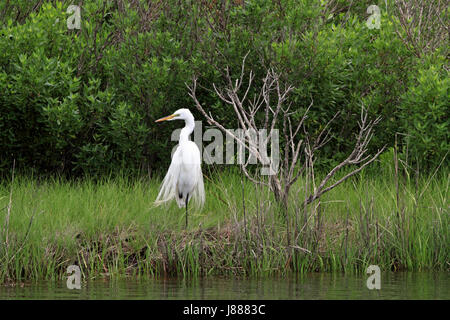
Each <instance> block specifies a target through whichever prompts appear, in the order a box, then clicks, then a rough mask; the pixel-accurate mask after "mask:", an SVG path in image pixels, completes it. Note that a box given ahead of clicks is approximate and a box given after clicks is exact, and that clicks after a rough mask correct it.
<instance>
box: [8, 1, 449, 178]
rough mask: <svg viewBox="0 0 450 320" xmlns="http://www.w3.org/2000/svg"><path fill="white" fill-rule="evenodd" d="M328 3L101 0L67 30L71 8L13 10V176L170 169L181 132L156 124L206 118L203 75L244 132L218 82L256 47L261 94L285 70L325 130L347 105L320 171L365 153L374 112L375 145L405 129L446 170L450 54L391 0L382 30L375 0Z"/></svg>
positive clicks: (426, 160) (252, 61)
mask: <svg viewBox="0 0 450 320" xmlns="http://www.w3.org/2000/svg"><path fill="white" fill-rule="evenodd" d="M326 2H327V1H320V2H319V1H312V0H287V1H282V2H280V3H278V2H270V1H263V0H252V1H246V2H245V4H244V5H240V4H239V2H237V1H226V2H221V1H211V2H197V1H193V2H189V1H188V2H179V1H175V0H170V1H161V2H151V3H149V2H147V1H132V2H127V1H100V0H95V1H88V2H86V3H85V4H83V6H82V12H81V14H82V20H81V25H82V26H81V30H68V29H67V25H66V19H67V17H68V15H67V14H66V13H65V12H66V9H67V6H68V5H69V3H68V2H67V1H62V2H61V1H47V2H43V3H39V4H38V5H37V6H31V5H30V3H29V2H28V1H17V2H14V3H13V2H9V3H8V4H7V5H6V4H5V3H3V4H0V19H1V20H0V25H1V26H2V29H1V32H0V150H1V153H0V173H8V171H9V169H10V168H11V166H12V162H13V160H14V159H15V161H16V167H18V168H23V169H28V168H34V169H36V170H38V171H39V172H59V173H62V174H68V175H80V174H91V175H102V174H107V173H110V172H115V171H117V169H127V170H129V171H130V173H136V172H138V171H140V170H144V171H145V172H147V170H148V169H158V168H160V167H163V168H165V167H166V166H167V165H168V162H169V161H170V151H171V149H172V145H173V142H171V141H170V136H171V131H172V130H173V129H175V128H177V127H179V126H180V125H181V124H180V123H168V124H166V125H164V127H163V129H161V128H162V127H161V126H157V125H155V124H154V120H155V119H157V118H160V117H161V116H164V115H167V114H169V113H171V112H172V111H174V110H176V109H178V108H181V107H187V108H190V109H191V110H192V111H193V113H194V116H195V117H196V118H197V119H200V120H201V115H200V114H199V113H197V111H196V110H194V109H193V104H192V101H191V100H190V98H189V96H188V95H187V90H186V87H185V83H189V82H190V81H191V79H192V76H193V75H194V74H195V75H197V76H198V77H199V83H201V84H202V87H200V88H199V92H198V97H199V99H200V100H201V102H202V103H203V104H204V105H205V106H206V107H207V109H208V110H210V111H211V112H212V113H214V114H215V118H216V119H217V120H218V121H220V122H221V123H223V125H224V126H225V127H229V128H234V127H236V119H235V117H234V111H233V110H232V109H231V108H229V107H228V106H225V105H224V104H223V103H222V102H220V100H219V99H218V97H217V96H216V95H215V93H214V91H213V90H211V88H212V83H216V84H217V85H219V86H220V85H221V84H224V77H223V75H222V73H223V71H224V67H225V66H229V68H230V72H231V73H232V75H233V76H236V75H238V74H239V72H240V70H241V63H242V58H243V57H244V56H245V55H246V54H247V53H248V57H247V60H246V70H252V71H253V72H254V74H255V84H256V87H255V88H254V90H255V92H257V90H258V88H257V86H258V85H259V84H260V82H259V81H260V79H261V78H262V77H263V76H264V74H265V72H266V70H267V68H269V67H271V68H275V69H276V70H277V71H278V72H279V73H281V75H282V79H283V81H285V82H286V83H289V84H292V85H294V86H295V90H294V92H293V94H292V95H291V102H292V109H291V110H294V111H297V115H298V117H300V116H302V114H303V112H304V110H305V109H306V108H307V107H308V105H309V104H310V102H311V99H312V100H313V101H314V105H313V107H312V109H311V111H310V114H309V119H308V125H309V126H310V131H311V132H313V133H317V132H320V130H321V129H322V128H323V126H324V125H325V124H326V123H327V122H328V120H330V119H331V118H332V117H333V115H334V114H335V113H336V112H337V111H341V114H340V117H339V118H338V119H337V120H336V121H335V122H334V123H333V124H332V131H333V134H334V136H333V138H334V139H333V142H332V143H329V144H328V145H326V146H325V147H324V148H323V149H322V150H321V157H320V160H319V161H320V166H332V165H335V164H336V162H337V161H339V160H341V159H342V158H343V157H345V156H346V155H347V154H348V151H349V150H351V148H352V147H353V142H352V141H353V137H354V134H355V132H356V130H357V121H358V119H359V114H360V107H361V105H364V106H365V107H366V108H368V110H369V111H370V115H371V117H376V116H382V118H383V121H382V122H381V123H380V124H379V125H378V127H377V131H376V133H375V136H374V139H373V143H372V144H371V148H372V149H371V150H370V151H372V152H373V151H375V150H376V149H378V148H381V147H382V146H384V145H388V146H389V147H392V146H393V144H394V137H395V134H396V133H397V134H401V135H402V136H406V137H407V140H404V141H401V142H402V143H405V145H406V144H407V145H408V152H409V153H410V154H411V153H413V155H412V156H410V159H418V160H420V161H421V164H420V165H421V166H422V167H431V166H434V165H436V163H439V161H440V160H441V159H442V158H443V157H444V155H445V153H446V151H447V150H448V131H449V130H448V111H447V110H448V103H447V100H448V99H447V88H448V84H449V83H448V72H447V71H446V69H445V63H446V59H445V54H444V53H441V52H433V53H430V54H428V55H427V54H424V55H423V56H422V57H420V58H418V57H416V56H415V54H414V53H413V52H411V51H409V49H408V47H407V46H406V45H405V44H404V43H403V41H402V40H401V39H400V38H399V36H398V33H397V31H398V29H397V28H396V27H397V25H396V24H397V23H398V22H396V20H395V19H391V17H390V16H388V15H387V14H386V12H384V11H383V8H384V1H379V6H380V7H381V8H382V13H383V15H382V17H381V19H382V20H381V28H380V29H378V30H377V29H368V28H367V27H366V24H365V23H366V19H367V16H368V15H367V13H366V8H367V6H368V5H370V4H371V3H369V1H361V2H358V4H355V5H353V6H350V7H348V6H347V2H346V1H343V0H339V1H334V3H335V5H336V6H335V8H336V9H335V12H334V13H333V14H329V13H328V11H325V6H326ZM223 4H224V5H223ZM333 7H334V6H333ZM251 94H252V92H250V95H251ZM405 150H406V149H405Z"/></svg>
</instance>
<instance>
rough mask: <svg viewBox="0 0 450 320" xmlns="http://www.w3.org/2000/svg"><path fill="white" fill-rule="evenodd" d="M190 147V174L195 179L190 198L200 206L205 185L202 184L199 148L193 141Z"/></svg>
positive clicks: (203, 200)
mask: <svg viewBox="0 0 450 320" xmlns="http://www.w3.org/2000/svg"><path fill="white" fill-rule="evenodd" d="M190 149H191V152H190V154H192V158H191V160H190V161H191V162H192V164H193V165H192V174H193V180H194V181H195V185H194V189H193V190H192V198H193V200H194V202H195V204H196V205H197V206H198V207H200V208H201V207H203V204H204V203H205V187H204V185H203V174H202V167H201V156H200V150H199V149H198V146H197V145H196V144H195V143H194V142H191V143H190Z"/></svg>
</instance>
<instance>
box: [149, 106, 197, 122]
mask: <svg viewBox="0 0 450 320" xmlns="http://www.w3.org/2000/svg"><path fill="white" fill-rule="evenodd" d="M190 119H192V120H193V119H194V116H193V115H192V113H191V112H190V111H189V109H178V110H177V111H175V112H174V113H173V114H171V115H170V116H167V117H164V118H161V119H158V120H156V121H155V122H161V121H172V120H190Z"/></svg>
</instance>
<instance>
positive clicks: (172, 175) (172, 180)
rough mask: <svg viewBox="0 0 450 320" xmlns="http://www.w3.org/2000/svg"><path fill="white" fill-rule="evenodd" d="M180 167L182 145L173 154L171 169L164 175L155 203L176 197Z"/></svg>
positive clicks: (158, 203)
mask: <svg viewBox="0 0 450 320" xmlns="http://www.w3.org/2000/svg"><path fill="white" fill-rule="evenodd" d="M180 167H181V152H180V147H179V146H178V147H177V149H176V150H175V152H174V154H173V157H172V162H171V163H170V166H169V170H168V171H167V173H166V176H165V177H164V180H163V182H162V184H161V189H160V190H159V194H158V197H156V200H155V205H160V204H162V203H165V202H167V201H170V200H172V199H173V198H176V189H177V181H178V176H179V174H180Z"/></svg>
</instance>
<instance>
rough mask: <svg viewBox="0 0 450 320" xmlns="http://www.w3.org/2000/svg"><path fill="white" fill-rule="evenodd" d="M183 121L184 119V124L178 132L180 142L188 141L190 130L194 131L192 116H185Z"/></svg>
mask: <svg viewBox="0 0 450 320" xmlns="http://www.w3.org/2000/svg"><path fill="white" fill-rule="evenodd" d="M184 121H185V126H184V128H183V129H181V132H180V143H181V142H185V141H189V136H190V135H191V133H192V131H194V127H195V121H194V117H192V118H187V119H185V120H184Z"/></svg>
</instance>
